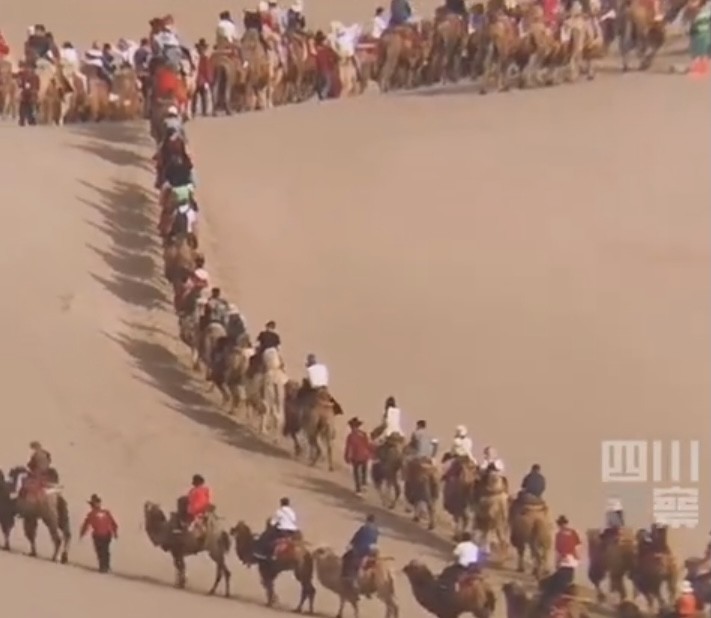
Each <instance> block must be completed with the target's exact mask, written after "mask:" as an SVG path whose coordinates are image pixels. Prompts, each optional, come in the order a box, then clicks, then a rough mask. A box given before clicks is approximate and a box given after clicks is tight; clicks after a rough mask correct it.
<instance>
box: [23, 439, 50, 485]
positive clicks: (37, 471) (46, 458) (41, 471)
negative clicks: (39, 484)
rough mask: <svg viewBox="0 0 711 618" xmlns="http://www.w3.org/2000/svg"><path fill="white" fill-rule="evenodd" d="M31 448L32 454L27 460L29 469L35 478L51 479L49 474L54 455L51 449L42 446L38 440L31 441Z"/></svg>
mask: <svg viewBox="0 0 711 618" xmlns="http://www.w3.org/2000/svg"><path fill="white" fill-rule="evenodd" d="M30 449H31V451H32V454H31V455H30V459H29V461H28V462H27V470H28V471H29V473H30V474H31V475H32V476H34V477H35V478H38V479H41V480H43V481H49V479H48V476H49V471H50V469H51V466H52V456H51V455H50V454H49V451H47V450H45V449H44V448H42V445H41V444H40V443H39V442H38V441H37V440H33V441H32V442H30Z"/></svg>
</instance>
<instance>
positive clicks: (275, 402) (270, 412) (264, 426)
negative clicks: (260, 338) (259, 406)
mask: <svg viewBox="0 0 711 618" xmlns="http://www.w3.org/2000/svg"><path fill="white" fill-rule="evenodd" d="M262 361H263V364H264V372H263V373H262V377H261V380H262V383H261V396H262V401H263V410H262V415H261V420H260V424H259V431H260V433H262V434H270V435H272V436H273V437H274V438H276V436H277V435H279V433H280V432H281V430H282V427H283V425H284V414H285V413H284V401H285V397H286V394H285V385H286V383H287V382H288V381H289V378H288V376H287V375H286V372H285V371H284V369H283V365H284V364H283V362H282V360H281V357H280V356H279V352H278V351H277V350H276V349H275V348H269V349H267V350H265V351H264V353H263V355H262Z"/></svg>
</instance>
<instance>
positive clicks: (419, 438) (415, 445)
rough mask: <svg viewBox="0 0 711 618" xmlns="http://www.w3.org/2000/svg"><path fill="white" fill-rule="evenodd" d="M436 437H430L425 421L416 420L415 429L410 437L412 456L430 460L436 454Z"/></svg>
mask: <svg viewBox="0 0 711 618" xmlns="http://www.w3.org/2000/svg"><path fill="white" fill-rule="evenodd" d="M437 444H438V442H437V439H436V438H432V437H430V434H429V432H428V431H427V421H424V420H420V421H417V423H416V425H415V431H413V432H412V436H411V437H410V445H409V448H410V450H411V451H412V453H413V456H414V457H415V458H417V459H420V460H422V461H428V462H429V461H431V460H432V458H433V457H434V456H435V455H436V454H437Z"/></svg>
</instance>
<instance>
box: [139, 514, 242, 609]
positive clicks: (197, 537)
mask: <svg viewBox="0 0 711 618" xmlns="http://www.w3.org/2000/svg"><path fill="white" fill-rule="evenodd" d="M143 519H144V524H145V528H146V534H148V538H149V539H150V540H151V543H153V545H155V546H156V547H160V548H161V549H162V550H163V551H165V552H168V553H169V554H170V555H171V556H172V557H173V565H174V566H175V585H176V587H178V588H185V584H186V582H187V577H186V565H185V557H186V556H194V555H196V554H200V553H202V552H207V554H208V555H209V556H210V558H211V559H212V561H213V562H214V563H215V583H214V584H213V585H212V588H210V591H209V594H215V591H216V590H217V586H218V585H219V584H220V582H221V581H222V579H223V578H224V580H225V596H226V597H229V596H230V577H231V576H232V573H230V570H229V569H228V568H227V562H226V559H225V558H226V556H227V553H228V552H229V550H230V537H229V535H228V534H227V532H226V531H224V530H223V529H222V528H221V526H220V524H219V521H218V518H217V516H216V515H215V513H214V511H213V512H210V513H208V514H207V516H206V518H205V521H204V524H203V525H202V526H200V528H198V527H194V528H193V529H190V528H188V527H186V525H185V524H184V523H183V522H180V521H179V518H178V516H177V513H172V514H171V516H170V518H168V517H166V515H165V513H163V511H162V509H161V508H160V506H158V505H157V504H155V503H153V502H146V503H145V504H144V505H143Z"/></svg>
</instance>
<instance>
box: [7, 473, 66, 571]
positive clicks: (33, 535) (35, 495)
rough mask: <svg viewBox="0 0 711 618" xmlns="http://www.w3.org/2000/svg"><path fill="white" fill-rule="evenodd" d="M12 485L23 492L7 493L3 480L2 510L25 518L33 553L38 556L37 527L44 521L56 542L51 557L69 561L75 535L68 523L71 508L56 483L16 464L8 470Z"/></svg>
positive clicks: (23, 523) (26, 533) (26, 535)
mask: <svg viewBox="0 0 711 618" xmlns="http://www.w3.org/2000/svg"><path fill="white" fill-rule="evenodd" d="M8 479H9V482H10V484H11V485H10V486H11V487H13V488H15V490H17V489H18V488H20V491H19V492H18V494H17V497H15V498H14V499H13V498H12V496H10V495H9V494H6V491H7V489H8V486H7V485H5V483H3V492H2V493H3V499H0V510H2V511H3V513H4V515H3V516H2V518H3V519H5V517H9V513H13V514H14V515H17V516H18V517H21V518H22V525H23V528H24V531H25V537H26V538H27V540H28V541H29V543H30V556H36V555H37V545H36V540H37V527H38V524H39V522H40V521H41V522H43V523H44V525H45V526H46V527H47V530H48V531H49V536H50V537H51V539H52V543H53V544H54V552H53V554H52V560H53V561H56V560H57V559H59V561H60V562H61V563H62V564H66V563H67V561H68V560H69V545H70V542H71V538H72V532H71V527H70V525H69V507H68V506H67V501H66V499H65V498H64V496H62V495H61V493H60V490H59V487H58V486H56V485H54V486H53V485H50V486H47V484H46V483H45V482H43V481H41V480H38V479H34V478H32V477H31V476H30V475H29V472H28V470H27V468H25V467H24V466H17V467H15V468H13V469H12V470H10V471H9V472H8Z"/></svg>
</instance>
